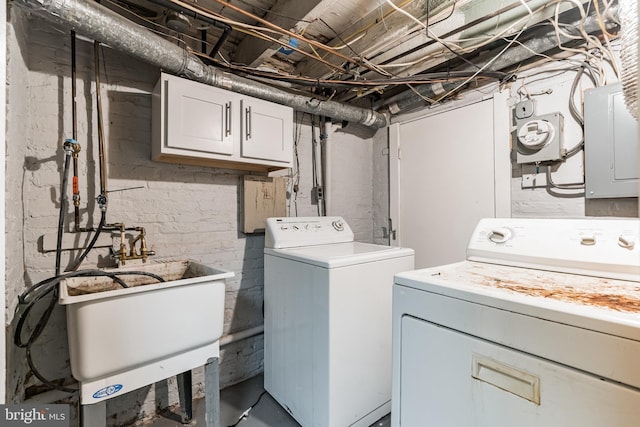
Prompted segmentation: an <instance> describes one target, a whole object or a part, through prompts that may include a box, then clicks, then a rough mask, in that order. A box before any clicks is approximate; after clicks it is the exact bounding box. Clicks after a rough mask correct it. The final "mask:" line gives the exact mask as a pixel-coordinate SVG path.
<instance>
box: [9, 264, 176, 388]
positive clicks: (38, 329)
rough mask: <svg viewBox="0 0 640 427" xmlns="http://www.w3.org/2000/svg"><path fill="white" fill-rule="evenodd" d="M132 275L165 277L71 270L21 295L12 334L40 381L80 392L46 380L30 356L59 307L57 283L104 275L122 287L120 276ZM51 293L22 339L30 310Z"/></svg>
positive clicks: (43, 281)
mask: <svg viewBox="0 0 640 427" xmlns="http://www.w3.org/2000/svg"><path fill="white" fill-rule="evenodd" d="M130 275H142V276H149V277H152V278H153V279H155V280H157V281H159V282H164V281H165V280H164V279H163V278H162V277H160V276H158V275H157V274H153V273H148V272H145V271H121V272H107V271H102V270H83V271H73V272H70V273H66V274H62V275H56V276H54V277H50V278H48V279H45V280H42V281H40V282H38V283H37V284H35V285H33V286H31V287H30V288H29V289H27V290H26V291H25V292H23V293H22V294H21V295H20V296H19V297H18V301H19V302H20V304H21V305H25V308H24V310H23V311H22V313H20V317H19V318H18V323H17V324H16V330H15V333H14V336H13V342H14V344H15V345H16V346H17V347H19V348H25V349H26V357H27V364H28V365H29V368H30V369H31V372H32V373H33V374H34V375H35V376H36V378H38V379H39V380H40V382H42V383H43V384H44V385H46V386H47V387H49V388H51V389H57V390H61V391H64V392H67V393H74V392H76V391H77V389H73V388H68V387H64V386H60V385H58V384H54V383H53V382H51V381H49V380H47V379H46V378H45V377H44V376H43V375H42V374H41V373H40V372H39V371H38V370H37V368H36V367H35V364H34V363H33V359H32V356H31V346H32V345H33V343H34V342H35V341H36V340H37V339H38V337H39V336H40V335H41V334H42V331H43V330H44V328H45V326H46V325H47V323H48V322H49V319H50V318H51V314H52V313H53V309H54V308H55V306H56V303H57V300H58V284H59V283H60V282H61V281H62V280H64V279H68V278H71V277H83V276H84V277H100V276H105V277H110V278H111V279H112V280H114V281H115V282H116V283H118V284H119V285H120V286H122V287H124V288H126V287H127V285H126V284H125V283H124V281H123V280H122V279H120V278H119V277H117V276H130ZM49 294H51V299H50V300H49V304H48V305H47V308H46V309H45V311H44V312H43V313H42V315H41V316H40V319H38V322H37V323H36V326H35V327H34V328H33V331H32V332H31V334H30V335H29V337H28V338H27V340H26V341H23V340H22V330H23V329H24V325H25V323H26V320H27V317H28V316H29V313H30V312H31V310H32V309H33V307H34V306H35V305H36V304H37V303H38V302H39V301H41V300H42V299H44V298H45V297H46V296H48V295H49Z"/></svg>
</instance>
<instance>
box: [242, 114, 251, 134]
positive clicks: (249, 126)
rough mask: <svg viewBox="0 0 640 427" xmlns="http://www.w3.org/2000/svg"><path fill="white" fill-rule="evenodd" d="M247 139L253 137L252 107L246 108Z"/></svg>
mask: <svg viewBox="0 0 640 427" xmlns="http://www.w3.org/2000/svg"><path fill="white" fill-rule="evenodd" d="M244 121H245V139H247V140H248V139H251V107H247V108H245V110H244Z"/></svg>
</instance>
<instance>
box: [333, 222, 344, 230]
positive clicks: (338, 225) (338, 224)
mask: <svg viewBox="0 0 640 427" xmlns="http://www.w3.org/2000/svg"><path fill="white" fill-rule="evenodd" d="M331 225H333V228H335V229H336V230H337V231H343V230H344V223H343V222H342V221H339V220H336V221H333V222H332V223H331Z"/></svg>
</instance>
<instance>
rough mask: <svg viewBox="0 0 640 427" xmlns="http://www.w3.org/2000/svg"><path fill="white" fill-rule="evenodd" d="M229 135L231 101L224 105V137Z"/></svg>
mask: <svg viewBox="0 0 640 427" xmlns="http://www.w3.org/2000/svg"><path fill="white" fill-rule="evenodd" d="M229 135H231V101H229V102H227V103H226V104H224V136H225V137H226V136H229Z"/></svg>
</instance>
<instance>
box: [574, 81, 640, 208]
mask: <svg viewBox="0 0 640 427" xmlns="http://www.w3.org/2000/svg"><path fill="white" fill-rule="evenodd" d="M584 151H585V153H584V154H585V180H586V197H587V198H590V199H596V198H613V197H637V196H638V178H639V177H640V173H639V169H640V168H639V167H638V122H636V120H635V119H634V118H633V116H632V115H631V113H629V111H628V110H627V107H626V105H625V104H624V98H623V96H622V84H620V83H615V84H612V85H608V86H603V87H599V88H595V89H589V90H587V91H586V92H585V96H584Z"/></svg>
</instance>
